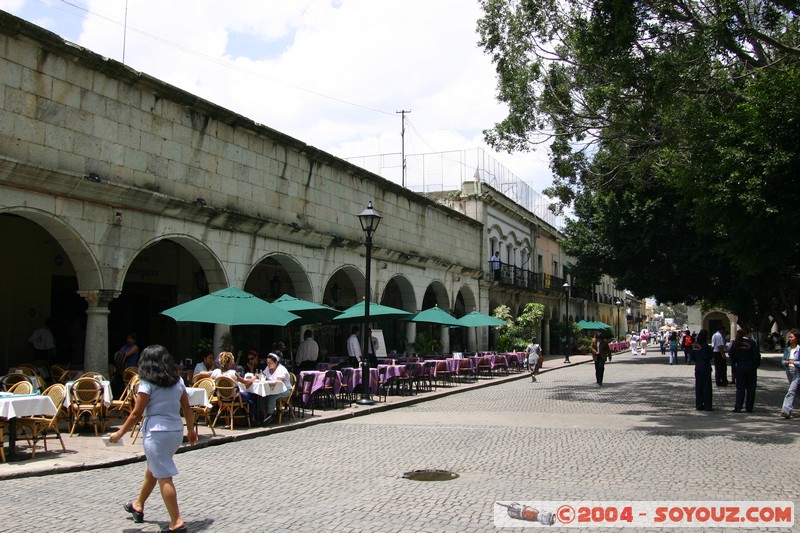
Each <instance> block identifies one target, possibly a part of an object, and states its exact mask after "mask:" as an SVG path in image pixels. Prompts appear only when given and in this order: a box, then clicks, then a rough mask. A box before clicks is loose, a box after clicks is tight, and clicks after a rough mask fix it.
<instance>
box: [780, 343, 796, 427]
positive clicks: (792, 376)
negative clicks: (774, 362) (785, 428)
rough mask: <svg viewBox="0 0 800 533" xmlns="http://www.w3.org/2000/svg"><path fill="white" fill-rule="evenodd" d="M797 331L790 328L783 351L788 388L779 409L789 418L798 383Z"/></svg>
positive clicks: (783, 415)
mask: <svg viewBox="0 0 800 533" xmlns="http://www.w3.org/2000/svg"><path fill="white" fill-rule="evenodd" d="M797 336H798V331H797V330H796V329H790V330H789V335H788V336H787V338H786V340H787V341H788V342H787V343H786V344H787V346H786V349H785V350H784V351H783V361H782V363H783V367H784V368H785V369H786V379H788V380H789V390H788V391H787V392H786V398H784V399H783V408H782V409H781V416H782V417H783V418H789V417H790V416H792V409H794V397H795V395H796V394H797V386H798V385H800V380H798V378H800V348H798V346H797Z"/></svg>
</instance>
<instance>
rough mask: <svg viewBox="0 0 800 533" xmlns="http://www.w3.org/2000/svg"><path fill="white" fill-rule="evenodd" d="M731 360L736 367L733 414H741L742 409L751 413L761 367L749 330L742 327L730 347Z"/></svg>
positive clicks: (759, 357)
mask: <svg viewBox="0 0 800 533" xmlns="http://www.w3.org/2000/svg"><path fill="white" fill-rule="evenodd" d="M731 360H732V361H733V362H734V364H735V365H736V404H735V406H734V408H733V412H735V413H741V412H742V407H744V409H745V411H747V412H748V413H752V412H753V406H754V405H755V401H756V383H757V381H758V367H759V365H761V352H760V351H759V349H758V344H756V341H754V340H753V339H751V338H750V328H749V327H748V326H744V327H742V328H741V329H740V330H739V332H738V333H737V334H736V340H735V341H733V344H732V345H731Z"/></svg>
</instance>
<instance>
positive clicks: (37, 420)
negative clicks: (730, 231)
mask: <svg viewBox="0 0 800 533" xmlns="http://www.w3.org/2000/svg"><path fill="white" fill-rule="evenodd" d="M42 395H43V396H49V397H50V399H51V400H53V404H54V405H55V406H56V412H55V414H54V415H53V416H51V417H47V416H29V417H22V418H20V419H19V420H18V421H17V429H18V430H21V431H24V430H26V429H30V430H31V433H32V435H33V437H32V438H33V446H32V448H31V457H36V443H37V441H39V440H41V441H42V442H43V443H44V451H47V441H48V440H53V439H58V442H60V443H61V449H62V450H63V451H67V447H66V446H64V440H63V439H62V438H61V431H60V430H59V429H58V418H59V416H60V415H61V414H62V412H63V410H64V399H65V398H66V397H67V389H66V387H65V386H64V385H62V384H61V383H55V384H53V385H50V386H49V387H48V388H47V389H46V390H45V391H44V392H43V393H42ZM48 431H52V432H53V434H52V435H48V434H47V432H48Z"/></svg>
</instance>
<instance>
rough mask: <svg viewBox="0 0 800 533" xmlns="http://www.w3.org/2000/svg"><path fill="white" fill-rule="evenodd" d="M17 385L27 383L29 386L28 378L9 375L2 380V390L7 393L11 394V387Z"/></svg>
mask: <svg viewBox="0 0 800 533" xmlns="http://www.w3.org/2000/svg"><path fill="white" fill-rule="evenodd" d="M17 383H28V384H30V380H29V379H28V376H26V375H25V374H9V375H7V376H6V377H4V378H3V383H2V384H3V388H4V389H5V390H7V391H9V392H11V387H13V386H14V385H16V384H17Z"/></svg>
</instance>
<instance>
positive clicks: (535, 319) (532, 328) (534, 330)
mask: <svg viewBox="0 0 800 533" xmlns="http://www.w3.org/2000/svg"><path fill="white" fill-rule="evenodd" d="M494 316H495V318H499V319H500V320H505V321H506V323H505V325H502V326H495V331H497V333H498V338H497V349H498V350H499V351H503V352H507V351H511V350H524V349H525V348H526V347H527V346H528V343H530V340H531V337H532V336H534V335H537V336H538V334H539V330H540V329H541V328H542V318H543V317H544V305H542V304H539V303H534V302H531V303H528V304H527V305H526V306H525V309H523V311H522V313H520V315H519V316H518V317H517V318H516V319H515V318H514V317H512V316H511V309H509V307H508V306H506V305H499V306H497V307H496V308H495V310H494Z"/></svg>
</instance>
